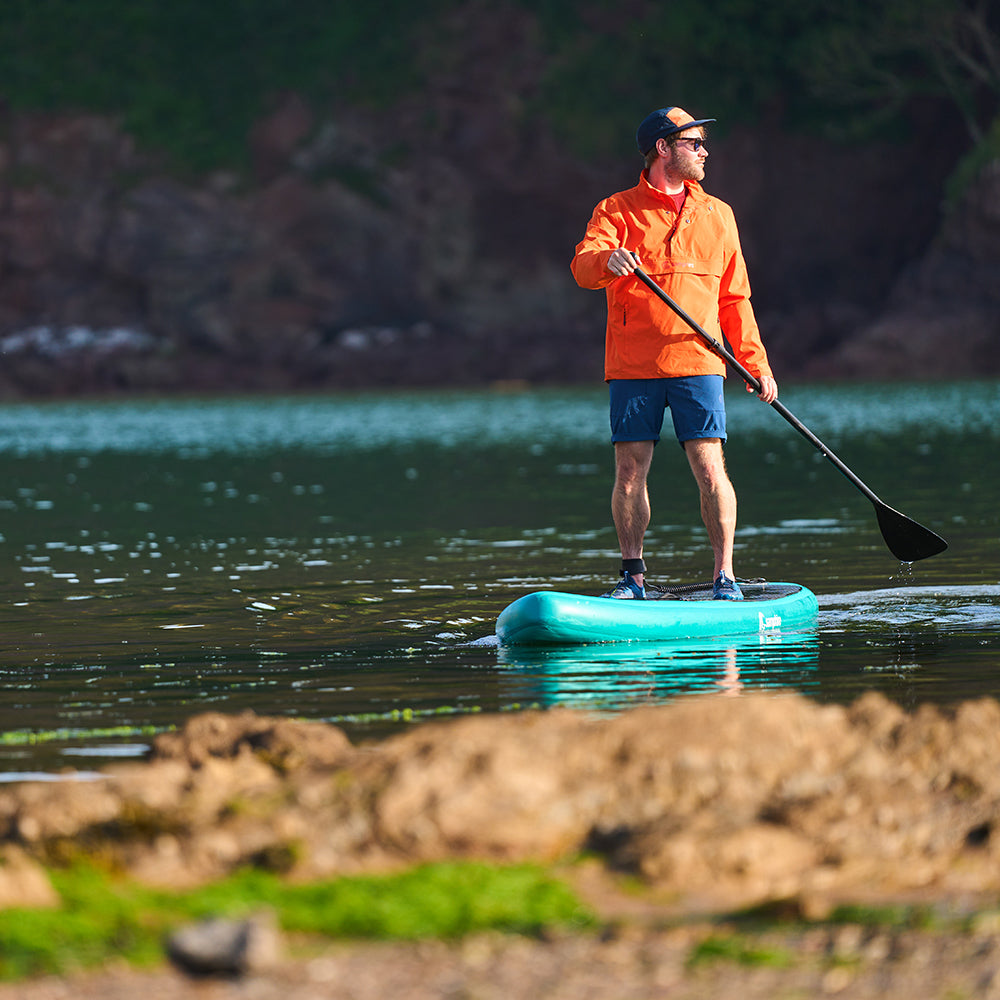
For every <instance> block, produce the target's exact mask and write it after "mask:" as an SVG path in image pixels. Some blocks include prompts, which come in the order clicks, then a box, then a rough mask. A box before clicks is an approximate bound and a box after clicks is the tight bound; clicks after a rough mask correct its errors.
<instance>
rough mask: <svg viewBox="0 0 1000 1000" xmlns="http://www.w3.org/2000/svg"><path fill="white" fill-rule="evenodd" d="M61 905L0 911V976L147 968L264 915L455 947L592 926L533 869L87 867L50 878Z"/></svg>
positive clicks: (309, 926)
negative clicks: (118, 870)
mask: <svg viewBox="0 0 1000 1000" xmlns="http://www.w3.org/2000/svg"><path fill="white" fill-rule="evenodd" d="M51 878H52V882H53V885H54V886H55V888H56V890H57V892H58V893H59V895H60V897H61V899H62V905H61V906H60V907H58V908H56V909H51V910H44V909H39V910H28V909H10V910H3V911H0V979H7V980H16V979H22V978H25V977H27V976H33V975H41V974H55V975H60V974H65V973H66V972H69V971H71V970H73V969H77V968H84V967H87V966H94V965H98V964H100V963H102V962H105V961H107V960H109V959H111V958H118V959H125V960H126V961H128V962H130V963H132V964H134V965H137V966H150V965H153V964H156V963H158V962H159V961H160V960H161V959H162V956H163V947H162V942H163V938H164V935H166V934H168V933H170V931H171V930H173V929H175V928H177V927H179V926H181V925H183V924H185V923H188V922H191V921H195V920H200V919H205V918H207V917H218V916H222V917H241V916H245V915H247V914H248V913H250V912H253V911H255V910H260V909H270V910H271V911H272V912H274V913H275V915H276V917H277V920H278V922H279V924H280V925H281V927H282V928H283V929H284V930H285V931H289V932H299V933H305V934H310V935H322V936H324V937H340V938H377V939H404V940H405V939H417V938H459V937H462V936H463V935H466V934H471V933H474V932H476V931H484V930H500V931H505V932H509V933H518V934H539V933H541V932H542V931H543V930H545V929H546V928H550V927H570V928H573V929H585V928H587V927H590V926H592V925H593V924H594V922H595V918H594V916H593V914H591V913H590V912H589V911H588V910H587V909H586V908H585V907H583V906H582V905H581V903H580V902H579V901H578V900H577V898H576V897H575V895H574V894H573V893H572V892H571V891H570V889H569V888H568V887H567V886H566V885H564V884H563V883H562V882H560V881H558V880H557V879H555V878H553V877H552V876H550V875H548V874H547V873H546V872H545V871H544V870H543V869H542V868H540V867H537V866H534V865H511V866H493V865H485V864H473V863H464V862H456V863H441V864H429V865H423V866H421V867H418V868H414V869H411V870H408V871H406V872H402V873H400V874H394V875H380V876H364V877H351V878H340V879H333V880H329V881H324V882H316V883H311V884H308V885H290V884H288V883H286V882H284V881H282V880H281V879H280V877H278V876H276V875H273V874H270V873H265V872H260V871H245V872H242V873H240V874H237V875H234V876H232V877H230V878H227V879H225V880H224V881H222V882H218V883H215V884H213V885H210V886H206V887H203V888H201V889H197V890H193V891H190V892H184V893H171V892H166V891H163V890H157V889H150V888H148V887H144V886H141V885H139V884H137V883H135V882H132V881H127V880H123V879H117V878H113V877H111V876H109V875H107V874H105V873H103V872H100V871H98V870H96V869H94V868H91V867H84V866H77V867H73V868H70V869H67V870H63V871H56V872H52V873H51Z"/></svg>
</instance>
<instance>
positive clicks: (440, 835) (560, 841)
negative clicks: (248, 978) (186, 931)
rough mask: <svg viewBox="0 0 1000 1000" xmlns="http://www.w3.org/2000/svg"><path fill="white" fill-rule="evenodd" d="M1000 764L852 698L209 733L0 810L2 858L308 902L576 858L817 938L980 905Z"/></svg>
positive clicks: (255, 722)
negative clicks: (230, 881)
mask: <svg viewBox="0 0 1000 1000" xmlns="http://www.w3.org/2000/svg"><path fill="white" fill-rule="evenodd" d="M998 760H1000V705H998V704H997V703H996V702H995V701H992V700H983V701H977V702H969V703H965V704H963V705H961V706H959V707H958V708H957V709H956V710H955V711H954V712H944V711H941V710H938V709H935V708H932V707H930V706H924V707H922V708H920V709H919V710H917V711H916V712H915V713H913V714H906V713H904V712H903V711H902V710H901V709H900V708H898V707H897V706H895V705H893V704H891V703H890V702H888V701H887V700H885V699H884V698H882V697H881V696H878V695H874V694H872V695H868V696H866V697H864V698H862V699H861V700H859V701H858V702H857V703H855V704H854V705H852V706H851V707H849V708H843V707H839V706H820V705H817V704H815V703H813V702H810V701H808V700H807V699H805V698H803V697H800V696H798V695H792V694H789V695H750V696H746V697H742V698H738V699H715V700H701V699H690V700H682V701H680V702H677V703H675V704H671V705H668V706H663V707H657V708H644V709H638V710H635V711H631V712H628V713H625V714H623V715H620V716H617V717H613V718H606V717H595V716H591V715H587V714H583V713H579V712H572V711H563V710H557V711H551V712H545V713H527V714H523V715H516V716H496V717H468V718H465V719H460V720H455V721H451V722H445V723H436V724H429V725H424V726H421V727H420V728H418V729H415V730H414V731H412V732H408V733H405V734H403V735H400V736H397V737H394V738H392V739H390V740H387V741H386V742H384V743H381V744H377V745H371V746H359V747H354V746H352V745H351V744H350V743H349V742H348V740H347V739H346V738H345V737H344V735H343V734H342V733H341V732H340V731H339V730H337V729H335V728H333V727H331V726H327V725H324V724H320V723H304V722H293V721H290V720H285V719H266V718H260V717H258V716H256V715H253V714H245V715H240V716H223V715H215V714H210V715H203V716H198V717H196V718H194V719H192V720H190V722H189V723H188V724H187V725H186V726H185V727H184V729H182V730H180V731H179V732H176V733H171V734H166V735H163V736H161V737H159V738H158V739H157V740H156V742H155V746H154V748H153V750H152V753H151V756H150V759H149V761H148V762H146V763H141V764H123V765H117V766H114V767H110V768H108V769H107V770H106V772H105V776H104V777H103V779H101V780H98V781H94V782H83V781H81V782H72V781H67V782H62V783H59V784H52V783H39V784H22V785H16V786H11V787H8V788H5V789H3V790H2V791H0V838H2V840H3V842H4V843H5V844H7V845H10V846H16V847H17V848H18V849H19V851H20V852H21V855H23V856H25V857H26V858H27V859H34V860H35V861H38V862H44V863H46V864H51V863H59V862H63V861H70V860H73V859H76V858H80V857H89V858H93V859H96V860H99V861H101V862H105V863H109V864H114V865H115V866H119V867H121V868H123V869H125V870H127V871H129V872H130V873H131V874H132V875H134V876H135V877H136V878H138V879H141V880H144V881H146V882H149V883H153V884H160V885H171V886H183V885H193V884H197V883H200V882H204V881H206V880H210V879H213V878H217V877H219V876H222V875H224V874H226V873H227V872H230V871H232V870H234V869H236V868H238V867H241V866H245V865H258V866H263V867H267V868H270V869H273V870H277V871H281V872H286V873H287V874H288V875H289V876H291V877H294V878H298V879H310V878H317V877H321V876H332V875H341V874H349V873H355V872H371V871H381V870H389V869H396V868H400V867H404V866H407V865H412V864H415V863H419V862H424V861H431V860H437V859H444V858H478V859H494V860H497V861H519V860H526V859H537V860H540V861H555V860H558V859H562V858H566V857H572V856H574V855H577V854H579V853H580V852H583V851H590V852H595V853H596V854H597V855H598V856H599V857H601V858H602V859H603V861H604V864H605V866H606V867H607V868H610V869H612V870H616V871H625V872H631V873H634V874H635V875H637V876H639V877H640V878H641V879H642V880H644V881H645V882H646V883H647V884H649V885H650V886H652V887H654V888H655V889H656V890H657V896H658V897H659V898H668V899H670V900H671V903H670V906H669V907H668V908H669V909H671V910H674V911H677V912H710V911H713V910H728V909H731V908H733V907H735V906H742V905H749V904H754V903H761V902H765V901H768V900H776V899H781V900H794V901H796V902H797V905H798V906H799V909H800V912H802V913H804V914H807V915H811V916H821V915H823V914H824V913H825V912H826V911H827V910H828V908H829V907H830V906H831V905H833V904H834V903H836V902H837V901H841V900H852V901H866V900H867V901H879V900H888V899H893V900H896V899H927V898H933V899H935V900H961V899H974V898H977V897H979V896H980V895H981V894H988V893H995V892H996V891H997V890H998V889H1000V863H998V862H1000V836H997V834H996V830H997V824H998V823H1000V769H998V768H997V761H998ZM3 873H4V868H3V867H0V879H2V877H3ZM3 898H6V895H5V894H4V893H3V892H2V883H0V899H3Z"/></svg>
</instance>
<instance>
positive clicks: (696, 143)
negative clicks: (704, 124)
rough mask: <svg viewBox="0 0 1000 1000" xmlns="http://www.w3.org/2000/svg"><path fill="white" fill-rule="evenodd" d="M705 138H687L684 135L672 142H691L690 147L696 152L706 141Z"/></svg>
mask: <svg viewBox="0 0 1000 1000" xmlns="http://www.w3.org/2000/svg"><path fill="white" fill-rule="evenodd" d="M707 141H708V140H707V139H689V138H687V136H685V137H684V138H683V139H675V140H674V142H689V143H691V149H692V150H693V151H694V152H696V153H697V152H698V150H699V149H701V148H702V146H704V145H705V144H706V143H707Z"/></svg>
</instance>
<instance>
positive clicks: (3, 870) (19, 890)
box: [0, 844, 59, 910]
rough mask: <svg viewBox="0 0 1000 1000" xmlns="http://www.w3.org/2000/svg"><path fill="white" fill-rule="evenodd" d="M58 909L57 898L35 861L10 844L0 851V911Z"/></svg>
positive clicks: (47, 878)
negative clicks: (38, 908)
mask: <svg viewBox="0 0 1000 1000" xmlns="http://www.w3.org/2000/svg"><path fill="white" fill-rule="evenodd" d="M58 905H59V894H58V893H57V892H56V891H55V889H54V888H53V887H52V883H51V882H50V881H49V877H48V875H46V874H45V871H44V869H43V868H42V866H41V865H40V864H38V862H37V861H34V860H32V859H31V858H30V857H29V856H28V855H27V854H26V853H25V852H24V851H23V850H21V849H20V848H18V847H15V846H13V845H12V844H5V845H4V846H3V847H0V910H4V909H7V908H8V907H12V906H17V907H27V908H30V909H34V908H36V907H50V906H58Z"/></svg>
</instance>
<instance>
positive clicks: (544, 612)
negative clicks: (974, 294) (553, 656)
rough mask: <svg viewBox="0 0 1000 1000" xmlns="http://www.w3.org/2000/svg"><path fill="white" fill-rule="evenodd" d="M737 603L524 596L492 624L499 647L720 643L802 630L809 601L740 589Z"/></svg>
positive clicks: (708, 595) (763, 589) (790, 593)
mask: <svg viewBox="0 0 1000 1000" xmlns="http://www.w3.org/2000/svg"><path fill="white" fill-rule="evenodd" d="M740 589H741V590H742V591H743V597H744V600H742V601H714V600H712V585H711V583H708V584H690V585H686V586H683V587H675V588H671V589H670V590H669V591H668V592H666V593H665V594H663V595H661V596H659V597H657V598H656V599H653V600H645V601H634V600H616V599H614V598H610V597H588V596H586V595H583V594H567V593H563V592H561V591H558V590H542V591H537V592H535V593H532V594H526V595H525V596H524V597H520V598H518V599H517V600H516V601H514V602H513V604H509V605H508V606H507V607H506V608H504V609H503V611H501V612H500V616H499V617H498V618H497V625H496V633H497V637H498V639H499V640H500V642H501V643H503V644H504V645H532V644H540V643H558V644H562V645H577V644H581V643H591V642H634V641H636V640H639V641H649V640H653V641H663V640H669V639H706V638H719V639H724V638H728V637H735V636H747V635H752V634H754V633H760V634H762V635H768V634H772V635H773V634H777V633H780V632H782V631H788V630H792V631H794V630H797V629H803V628H807V627H808V626H810V625H811V624H812V623H813V622H814V620H815V618H816V612H817V601H816V595H815V594H814V593H813V592H812V591H811V590H809V589H808V588H807V587H803V586H801V585H800V584H797V583H770V582H768V581H764V580H759V581H752V582H743V581H740Z"/></svg>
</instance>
